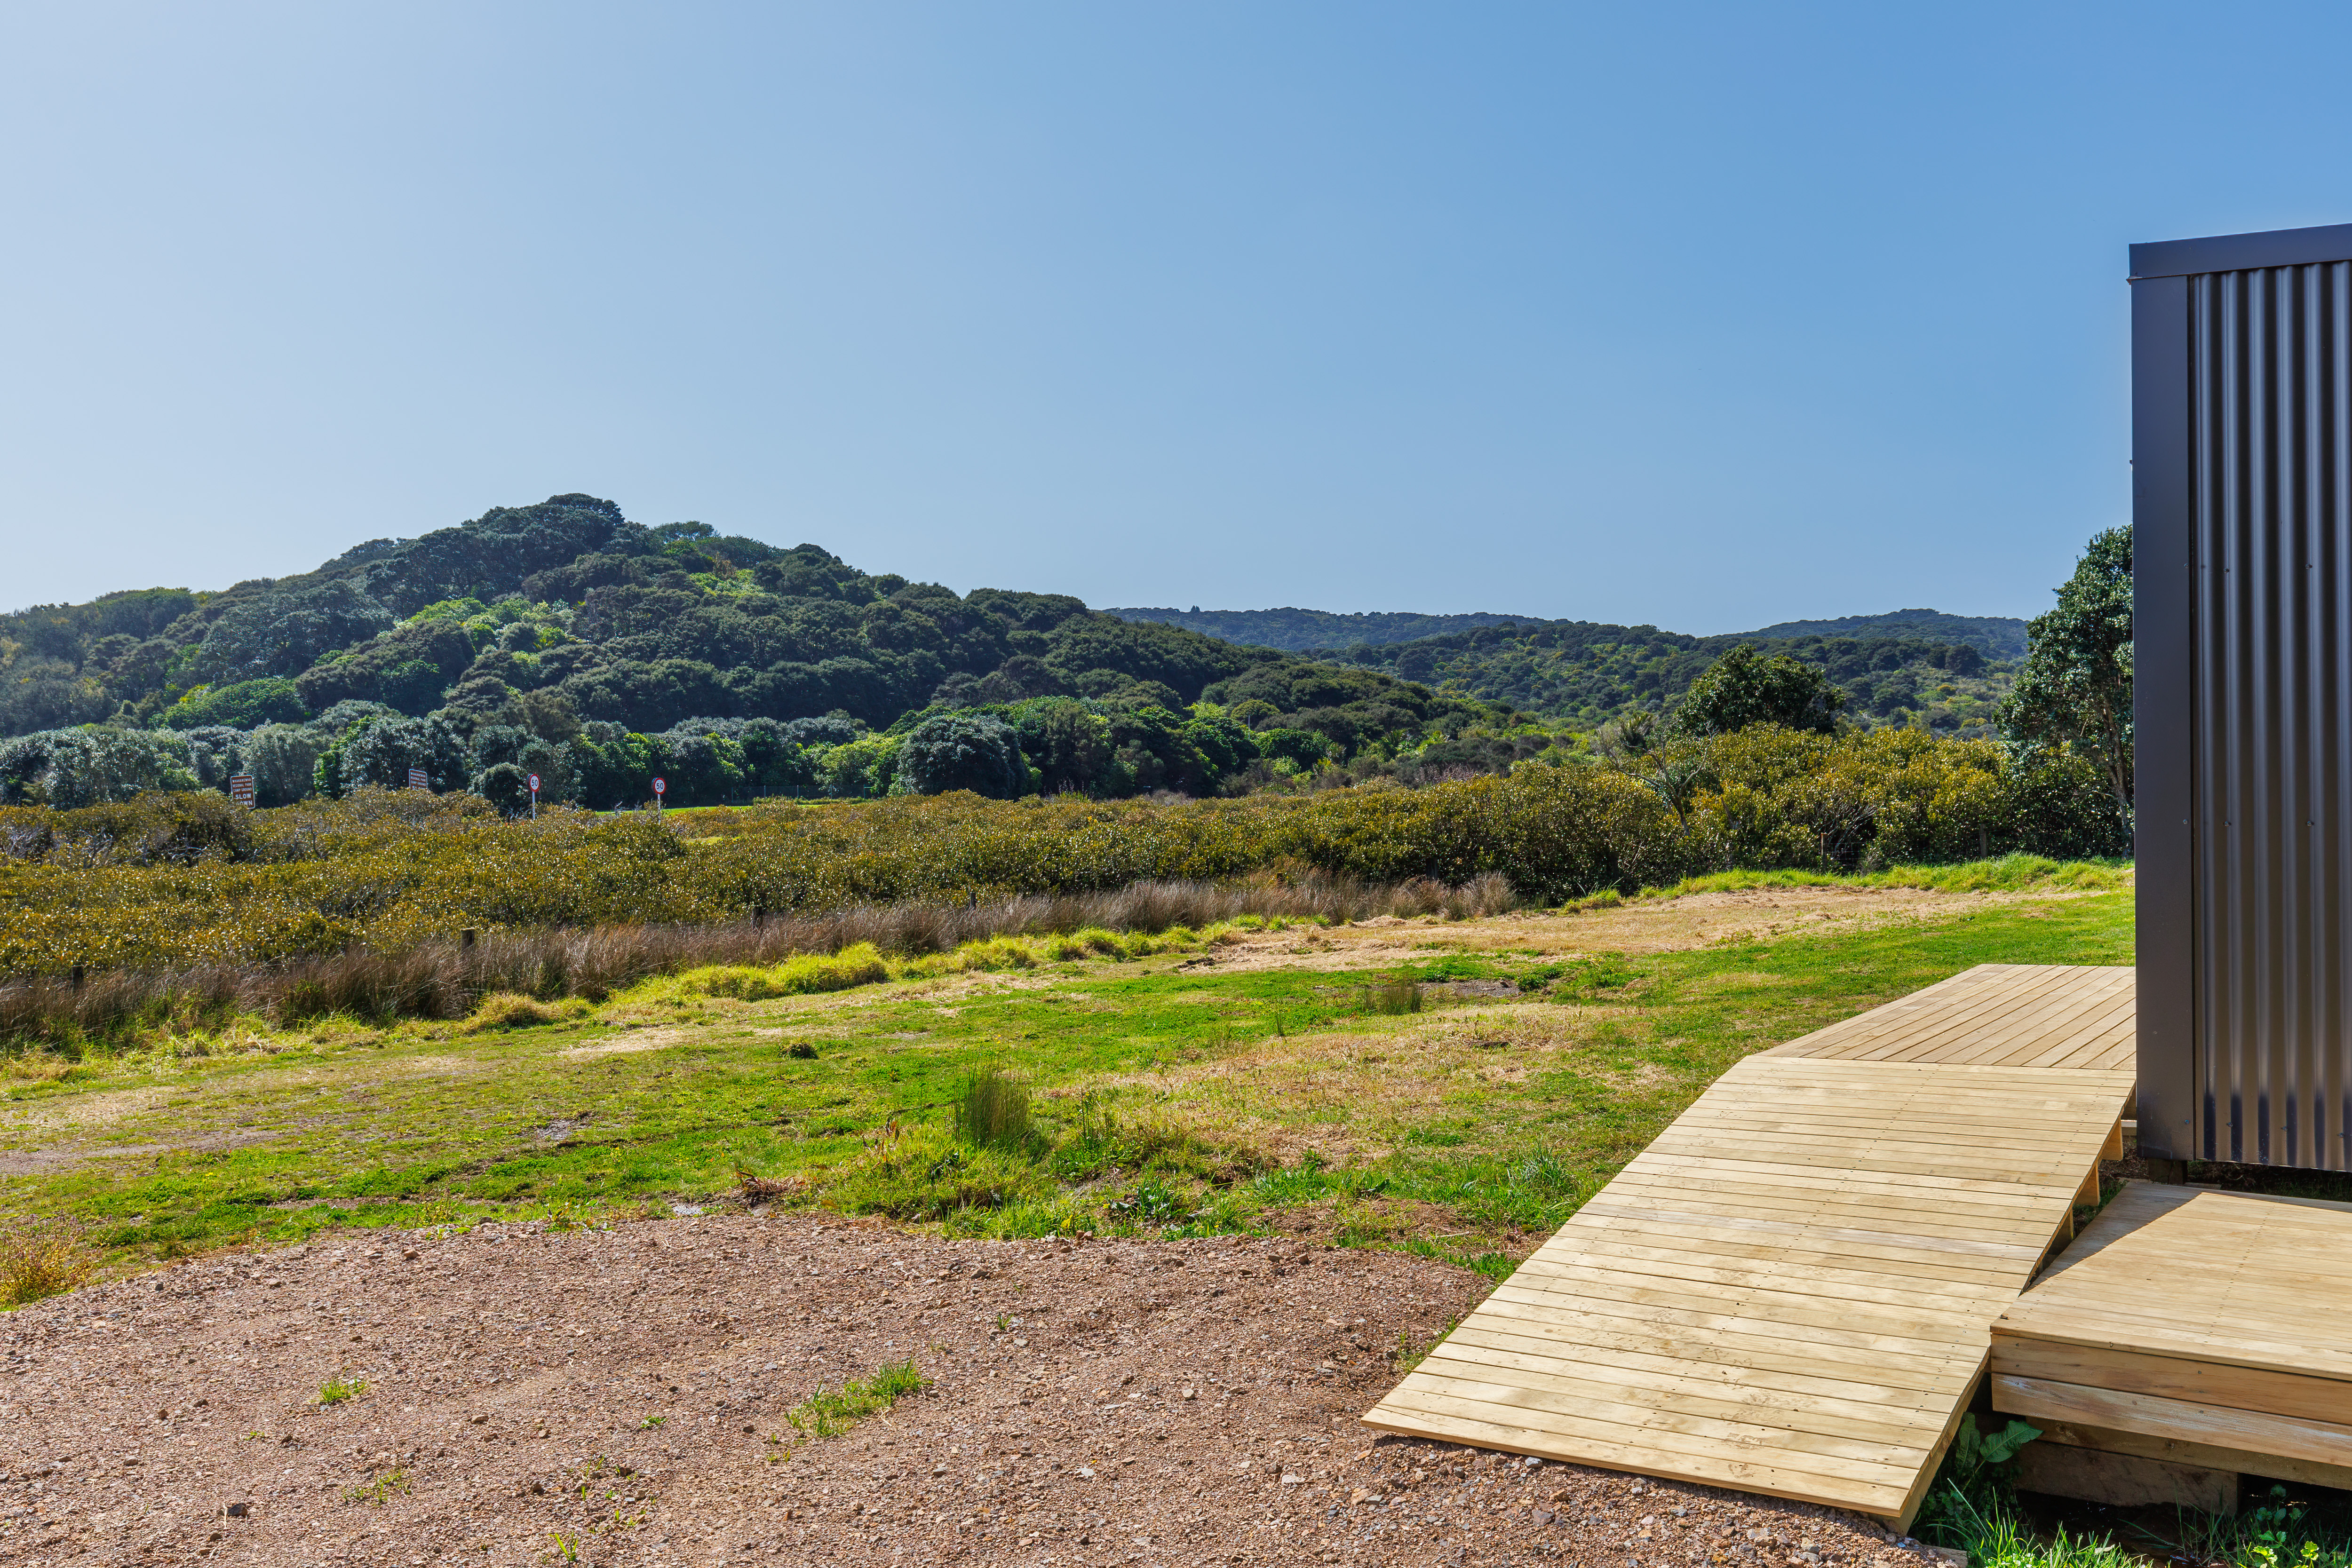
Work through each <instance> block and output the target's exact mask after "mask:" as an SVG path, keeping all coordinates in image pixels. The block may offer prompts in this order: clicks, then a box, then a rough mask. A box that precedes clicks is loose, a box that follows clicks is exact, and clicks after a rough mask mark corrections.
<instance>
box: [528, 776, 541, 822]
mask: <svg viewBox="0 0 2352 1568" xmlns="http://www.w3.org/2000/svg"><path fill="white" fill-rule="evenodd" d="M530 820H531V821H534V822H536V821H539V775H538V774H536V773H534V774H532V775H531V776H530Z"/></svg>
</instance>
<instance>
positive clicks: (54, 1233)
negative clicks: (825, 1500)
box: [0, 1219, 99, 1307]
mask: <svg viewBox="0 0 2352 1568" xmlns="http://www.w3.org/2000/svg"><path fill="white" fill-rule="evenodd" d="M98 1264H99V1255H98V1252H97V1249H94V1248H92V1247H91V1246H90V1245H89V1241H88V1240H87V1239H85V1238H84V1236H83V1233H82V1228H81V1227H80V1226H79V1225H76V1224H74V1223H73V1222H72V1221H70V1220H64V1219H15V1220H6V1221H0V1306H9V1307H21V1306H23V1305H25V1304H26V1302H28V1301H43V1300H46V1299H47V1298H48V1297H50V1296H57V1295H62V1294H64V1293H65V1292H66V1291H70V1290H72V1289H74V1288H75V1287H76V1286H78V1285H81V1284H84V1283H86V1282H87V1281H89V1277H90V1276H91V1275H92V1274H95V1273H96V1272H98Z"/></svg>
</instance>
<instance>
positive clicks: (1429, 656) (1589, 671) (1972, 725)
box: [1320, 621, 2012, 736]
mask: <svg viewBox="0 0 2352 1568" xmlns="http://www.w3.org/2000/svg"><path fill="white" fill-rule="evenodd" d="M1739 643H1758V644H1759V646H1762V647H1764V648H1767V649H1769V651H1771V652H1773V653H1787V654H1789V655H1790V656H1791V657H1793V658H1797V659H1801V660H1802V661H1804V662H1805V663H1807V664H1818V665H1820V666H1821V667H1822V669H1823V670H1824V671H1826V672H1827V673H1828V674H1829V677H1830V679H1831V680H1832V682H1833V683H1835V684H1836V685H1837V686H1838V688H1839V689H1840V690H1841V691H1842V692H1843V693H1844V695H1845V699H1846V710H1845V711H1846V714H1847V716H1849V717H1850V718H1852V719H1853V720H1855V721H1857V722H1860V723H1863V724H1888V723H1893V724H1907V723H1909V722H1911V721H1912V720H1913V719H1914V718H1915V717H1916V718H1917V719H1919V720H1920V721H1922V722H1924V723H1926V724H1927V726H1928V727H1930V728H1933V729H1937V730H1944V731H1949V732H1955V733H1958V734H1960V735H1963V736H1976V735H1984V734H1989V733H1990V727H1991V724H1992V720H1993V712H1994V709H1995V708H1996V707H1997V706H1999V703H2000V698H2001V697H2002V696H2003V695H2005V694H2006V693H2007V691H2008V689H2009V685H2010V682H2011V676H2012V670H2011V666H2009V665H2007V664H2000V663H1995V662H1992V661H1989V660H1987V659H1986V658H1985V656H1984V654H1983V653H1980V652H1979V651H1978V650H1977V649H1976V648H1974V647H1971V646H1969V644H1967V643H1948V642H1942V641H1938V640H1935V639H1931V638H1925V637H1904V636H1886V635H1878V636H1864V637H1789V638H1777V639H1769V640H1768V639H1764V638H1761V637H1759V636H1728V637H1723V636H1719V637H1691V636H1686V635H1685V634H1683V633H1681V632H1661V631H1659V630H1658V629H1657V628H1656V627H1654V626H1612V625H1607V624H1604V623H1601V622H1591V621H1540V622H1534V623H1532V624H1529V625H1524V626H1520V625H1512V624H1509V623H1506V624H1503V625H1500V626H1481V627H1477V628H1475V629H1473V630H1471V631H1467V632H1452V633H1449V634H1448V635H1445V636H1443V637H1423V638H1419V639H1416V640H1415V641H1413V642H1411V643H1390V644H1388V645H1386V646H1374V645H1371V644H1368V643H1358V644H1357V645H1356V646H1354V647H1350V648H1336V649H1327V650H1324V651H1323V652H1322V653H1321V655H1320V656H1321V657H1322V658H1324V659H1327V660H1330V661H1333V662H1337V663H1343V664H1352V665H1354V666H1356V667H1357V668H1359V669H1367V670H1376V671H1378V672H1379V673H1381V674H1385V675H1389V676H1391V677H1392V678H1394V679H1397V680H1400V681H1409V682H1414V683H1419V684H1422V685H1428V686H1431V687H1433V688H1435V689H1436V690H1437V691H1438V692H1439V693H1441V694H1443V695H1455V696H1464V697H1471V698H1475V699H1476V700H1478V701H1480V702H1487V703H1496V704H1501V705H1505V706H1510V707H1514V708H1519V709H1523V710H1525V711H1527V712H1529V713H1536V714H1541V715H1544V716H1548V717H1551V718H1555V719H1564V720H1567V721H1569V722H1570V723H1571V724H1575V725H1579V726H1591V725H1598V724H1600V723H1601V722H1602V721H1603V720H1605V719H1608V718H1610V717H1612V716H1615V715H1617V714H1620V713H1622V712H1624V711H1625V710H1626V709H1628V708H1632V707H1642V708H1648V709H1651V710H1653V711H1657V710H1662V709H1664V708H1667V707H1670V706H1672V705H1673V704H1674V703H1675V700H1677V699H1678V698H1680V697H1681V695H1682V694H1683V693H1684V691H1685V690H1686V689H1687V688H1688V687H1689V685H1690V684H1691V682H1692V681H1694V680H1696V679H1697V678H1698V674H1699V672H1701V671H1702V670H1704V669H1706V667H1707V665H1709V664H1713V663H1714V662H1715V661H1716V660H1717V658H1719V657H1720V656H1722V654H1723V653H1725V652H1726V651H1727V650H1728V649H1730V648H1733V647H1736V646H1738V644H1739Z"/></svg>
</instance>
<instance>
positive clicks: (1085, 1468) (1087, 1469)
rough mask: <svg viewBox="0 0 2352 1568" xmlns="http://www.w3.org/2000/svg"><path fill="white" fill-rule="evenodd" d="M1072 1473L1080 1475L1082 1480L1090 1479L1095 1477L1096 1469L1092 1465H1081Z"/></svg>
mask: <svg viewBox="0 0 2352 1568" xmlns="http://www.w3.org/2000/svg"><path fill="white" fill-rule="evenodd" d="M1071 1473H1072V1474H1073V1475H1076V1477H1078V1478H1079V1479H1081V1480H1089V1481H1090V1480H1092V1479H1095V1469H1094V1467H1093V1466H1092V1465H1080V1466H1079V1467H1078V1468H1077V1469H1076V1470H1074V1471H1072V1472H1071Z"/></svg>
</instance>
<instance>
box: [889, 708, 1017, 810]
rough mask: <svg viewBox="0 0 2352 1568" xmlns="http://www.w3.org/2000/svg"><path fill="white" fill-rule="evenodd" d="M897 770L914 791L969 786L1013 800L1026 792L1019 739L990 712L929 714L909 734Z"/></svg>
mask: <svg viewBox="0 0 2352 1568" xmlns="http://www.w3.org/2000/svg"><path fill="white" fill-rule="evenodd" d="M898 756H899V761H898V769H899V773H900V775H901V776H902V777H903V778H904V779H905V780H906V782H907V785H908V788H909V789H912V790H913V791H914V792H915V793H916V794H918V795H940V794H944V793H946V792H947V791H948V790H950V789H969V790H971V792H972V793H974V794H975V795H988V796H992V797H994V798H995V799H997V800H1012V799H1013V798H1014V797H1016V796H1019V795H1022V794H1024V793H1026V792H1027V789H1028V784H1029V768H1028V764H1027V763H1026V762H1025V761H1024V759H1023V758H1022V755H1021V737H1020V735H1019V734H1018V732H1016V731H1015V730H1014V729H1013V727H1012V726H1011V725H1009V724H1007V723H1005V722H1004V721H1003V719H1001V718H998V717H996V716H993V715H992V714H984V713H952V714H943V715H941V716H939V717H938V718H928V719H925V720H924V721H923V722H922V723H920V724H919V725H917V726H916V727H914V728H912V729H910V730H908V732H907V737H906V739H905V740H904V741H903V742H902V743H901V744H900V746H899V752H898Z"/></svg>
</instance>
